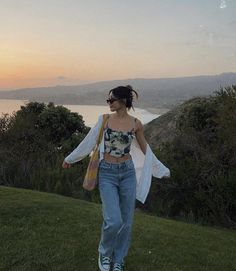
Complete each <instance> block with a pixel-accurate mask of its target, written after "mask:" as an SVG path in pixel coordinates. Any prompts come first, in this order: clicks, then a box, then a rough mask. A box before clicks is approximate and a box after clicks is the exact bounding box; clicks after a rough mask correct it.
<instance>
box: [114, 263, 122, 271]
mask: <svg viewBox="0 0 236 271" xmlns="http://www.w3.org/2000/svg"><path fill="white" fill-rule="evenodd" d="M122 270H123V268H122V265H121V264H119V263H114V265H113V271H122Z"/></svg>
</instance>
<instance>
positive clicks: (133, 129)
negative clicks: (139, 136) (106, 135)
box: [131, 118, 137, 132]
mask: <svg viewBox="0 0 236 271" xmlns="http://www.w3.org/2000/svg"><path fill="white" fill-rule="evenodd" d="M136 120H137V118H134V127H133V128H132V130H131V132H134V131H135V125H136Z"/></svg>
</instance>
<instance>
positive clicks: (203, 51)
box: [0, 0, 236, 90]
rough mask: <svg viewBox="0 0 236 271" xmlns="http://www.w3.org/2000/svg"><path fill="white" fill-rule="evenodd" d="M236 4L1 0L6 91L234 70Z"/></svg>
mask: <svg viewBox="0 0 236 271" xmlns="http://www.w3.org/2000/svg"><path fill="white" fill-rule="evenodd" d="M235 14H236V0H228V1H227V0H225V1H223V0H163V1H160V0H146V1H145V0H84V1H82V0H42V1H38V0H37V1H36V0H1V3H0V33H1V35H0V90H9V89H16V88H23V87H37V86H53V85H75V84H81V83H85V82H92V81H101V80H113V79H125V78H153V77H179V76H191V75H209V74H219V73H222V72H236V16H235Z"/></svg>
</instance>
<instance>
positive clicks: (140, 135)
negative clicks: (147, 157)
mask: <svg viewBox="0 0 236 271" xmlns="http://www.w3.org/2000/svg"><path fill="white" fill-rule="evenodd" d="M135 135H136V139H137V141H138V143H139V146H140V148H141V150H142V152H143V153H144V154H146V150H147V141H146V139H145V137H144V128H143V124H142V122H141V121H140V120H138V119H137V121H136V132H135Z"/></svg>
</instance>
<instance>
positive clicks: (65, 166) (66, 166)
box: [62, 161, 71, 168]
mask: <svg viewBox="0 0 236 271" xmlns="http://www.w3.org/2000/svg"><path fill="white" fill-rule="evenodd" d="M62 167H63V168H70V167H71V165H70V164H68V163H66V162H65V161H63V163H62Z"/></svg>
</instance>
